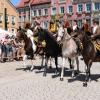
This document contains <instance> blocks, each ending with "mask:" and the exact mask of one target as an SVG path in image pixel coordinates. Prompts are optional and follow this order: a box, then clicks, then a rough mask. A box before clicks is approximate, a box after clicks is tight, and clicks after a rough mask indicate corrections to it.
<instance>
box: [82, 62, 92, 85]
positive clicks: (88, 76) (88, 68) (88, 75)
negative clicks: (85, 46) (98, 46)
mask: <svg viewBox="0 0 100 100" xmlns="http://www.w3.org/2000/svg"><path fill="white" fill-rule="evenodd" d="M91 65H92V60H89V61H88V64H87V69H86V77H85V82H84V83H83V86H85V87H87V82H88V81H89V79H90V68H91Z"/></svg>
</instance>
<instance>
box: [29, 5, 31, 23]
mask: <svg viewBox="0 0 100 100" xmlns="http://www.w3.org/2000/svg"><path fill="white" fill-rule="evenodd" d="M31 11H32V9H31V4H30V3H29V12H30V22H31V21H32V13H31Z"/></svg>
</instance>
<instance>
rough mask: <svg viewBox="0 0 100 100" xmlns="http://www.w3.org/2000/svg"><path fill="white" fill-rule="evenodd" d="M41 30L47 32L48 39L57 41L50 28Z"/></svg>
mask: <svg viewBox="0 0 100 100" xmlns="http://www.w3.org/2000/svg"><path fill="white" fill-rule="evenodd" d="M41 31H42V32H44V33H45V36H46V38H47V39H52V40H53V41H55V42H56V39H55V38H54V36H53V35H52V33H51V32H50V31H49V30H47V29H43V28H41Z"/></svg>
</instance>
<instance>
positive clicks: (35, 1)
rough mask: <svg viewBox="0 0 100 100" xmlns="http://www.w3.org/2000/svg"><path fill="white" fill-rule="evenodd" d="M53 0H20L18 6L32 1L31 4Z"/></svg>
mask: <svg viewBox="0 0 100 100" xmlns="http://www.w3.org/2000/svg"><path fill="white" fill-rule="evenodd" d="M50 2H51V0H20V2H19V4H18V5H17V6H16V7H17V8H20V7H24V5H25V3H30V4H31V5H38V4H45V3H50Z"/></svg>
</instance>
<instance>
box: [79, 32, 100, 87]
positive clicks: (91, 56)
mask: <svg viewBox="0 0 100 100" xmlns="http://www.w3.org/2000/svg"><path fill="white" fill-rule="evenodd" d="M77 34H78V35H77V37H78V38H79V39H80V41H81V43H82V45H83V49H82V52H81V54H82V56H83V60H84V62H85V64H86V77H85V82H84V83H83V86H85V87H87V82H88V81H89V79H90V75H91V73H90V68H91V66H92V63H93V62H100V51H98V50H97V49H96V46H95V43H94V42H93V40H92V39H91V37H90V36H88V34H86V32H83V31H79V32H77ZM99 45H100V44H99ZM98 52H99V53H98Z"/></svg>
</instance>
